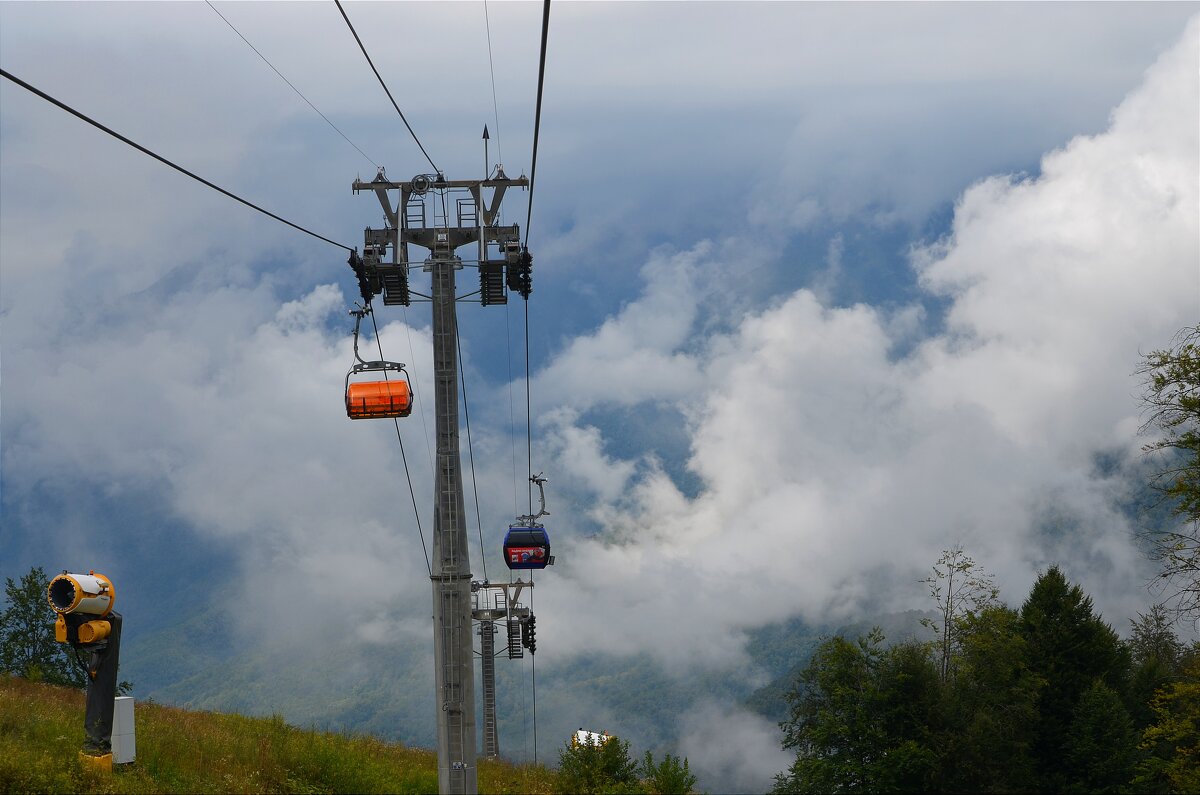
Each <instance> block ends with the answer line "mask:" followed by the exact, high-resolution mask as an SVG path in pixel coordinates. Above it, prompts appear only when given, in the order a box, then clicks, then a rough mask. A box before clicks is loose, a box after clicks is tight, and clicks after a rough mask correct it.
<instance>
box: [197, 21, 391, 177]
mask: <svg viewBox="0 0 1200 795" xmlns="http://www.w3.org/2000/svg"><path fill="white" fill-rule="evenodd" d="M204 2H205V3H207V4H208V7H209V8H211V9H212V10H213V13H215V14H216V15H217V16H219V17H220V18H221V19H222V20H224V22H225V24H226V25H228V26H229V28H230V30H232V31H233V32H234V33H236V34H237V35H238V37H239V38H240V39H241V40H242V41H244V42H246V46H247V47H249V48H250V49H252V50H254V54H255V55H257V56H258V57H259V58H262V60H263V63H265V64H266V65H267V66H269V67H271V70H272V71H273V72H275V74H277V75H279V79H280V80H282V81H283V82H285V83H287V84H288V87H289V88H291V89H292V91H295V92H296V95H297V96H298V97H300V99H302V100H304V101H305V102H307V103H308V106H309V107H310V108H312V109H313V110H315V111H316V112H317V115H318V116H320V117H321V118H322V119H324V120H325V123H326V124H328V125H329V126H330V127H332V128H333V129H334V131H335V132H337V134H338V135H340V136H342V137H343V138H345V139H346V143H348V144H350V145H351V146H353V147H354V148H355V149H358V153H359V154H360V155H362V156H363V157H365V158H366V159H367V160H368V161H369V162H370V163H371V165H373V166H375V168H379V164H378V163H376V162H375V159H374V158H372V157H371V156H370V155H368V154H367V153H366V152H364V151H363V150H362V149H360V148H359V146H358V144H356V143H354V141H351V140H350V138H349V137H347V136H346V133H344V132H342V131H341V130H340V129H339V128H338V126H337V125H336V124H334V123H333V122H331V121H330V120H329V117H328V116H326V115H325V114H324V113H322V112H321V111H320V110H319V109H318V108H317V106H316V105H314V104H312V102H310V101H309V99H308V97H306V96H304V94H302V93H300V89H298V88H296V87H295V86H294V85H292V81H291V80H288V79H287V78H286V77H284V76H283V72H280V71H279V70H278V69H276V68H275V64H273V63H271V62H270V61H269V60H267V56H265V55H263V54H262V53H261V52H260V51H259V49H258V48H257V47H255V46H254V45H253V44H251V43H250V40H249V39H247V38H246V37H245V36H243V35H242V32H241V31H240V30H238V29H237V28H236V27H235V26H234V24H233V23H232V22H230V21H229V19H228V17H226V16H225V15H224V14H222V13H221V12H220V11H218V10H217V7H216V6H214V5H213V4H212V2H211V0H204Z"/></svg>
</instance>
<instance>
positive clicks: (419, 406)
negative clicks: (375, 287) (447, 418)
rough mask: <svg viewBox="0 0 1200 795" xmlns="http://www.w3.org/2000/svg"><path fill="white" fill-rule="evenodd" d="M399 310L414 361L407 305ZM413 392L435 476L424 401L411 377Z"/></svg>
mask: <svg viewBox="0 0 1200 795" xmlns="http://www.w3.org/2000/svg"><path fill="white" fill-rule="evenodd" d="M400 310H401V311H402V312H403V315H404V333H405V335H406V336H407V337H408V358H409V361H412V362H416V360H417V354H416V352H415V351H414V349H413V343H412V326H411V325H409V322H408V307H405V306H401V307H400ZM413 393H414V394H415V395H416V396H417V413H418V414H420V415H421V429H422V430H423V431H424V433H425V459H426V460H427V461H428V462H429V472H430V475H431V476H436V473H437V469H436V468H435V467H434V465H433V445H432V444H430V442H429V423H428V422H426V420H425V402H424V401H423V400H421V386H420V381H418V380H417V379H416V377H414V378H413Z"/></svg>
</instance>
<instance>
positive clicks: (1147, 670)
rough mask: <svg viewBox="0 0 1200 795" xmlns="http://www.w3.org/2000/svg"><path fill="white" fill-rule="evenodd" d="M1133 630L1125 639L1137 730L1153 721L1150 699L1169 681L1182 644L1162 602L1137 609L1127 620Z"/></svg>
mask: <svg viewBox="0 0 1200 795" xmlns="http://www.w3.org/2000/svg"><path fill="white" fill-rule="evenodd" d="M1130 623H1131V624H1132V629H1133V634H1132V636H1131V637H1130V639H1129V640H1128V641H1127V643H1126V645H1127V647H1128V648H1129V653H1130V658H1131V660H1132V663H1133V671H1132V673H1131V675H1130V679H1129V698H1128V701H1127V704H1128V709H1129V712H1130V715H1131V716H1132V717H1133V720H1134V724H1135V726H1136V727H1137V728H1138V730H1139V731H1140V730H1141V729H1144V728H1146V727H1147V726H1149V725H1150V724H1151V723H1153V722H1154V713H1153V710H1152V709H1151V708H1150V702H1151V700H1152V699H1153V698H1154V694H1155V693H1156V692H1157V691H1158V690H1159V689H1161V688H1162V687H1165V686H1166V685H1167V684H1168V683H1169V682H1171V681H1172V680H1173V679H1174V678H1175V677H1176V676H1177V674H1178V673H1179V667H1180V665H1181V664H1182V662H1183V656H1184V650H1183V644H1182V643H1180V642H1179V639H1178V638H1177V637H1175V632H1174V631H1173V630H1172V629H1171V622H1170V618H1169V616H1168V614H1167V611H1166V609H1165V608H1164V607H1163V606H1162V605H1154V606H1153V607H1151V608H1150V612H1149V613H1148V614H1143V613H1139V614H1138V617H1137V619H1135V620H1134V621H1131V622H1130Z"/></svg>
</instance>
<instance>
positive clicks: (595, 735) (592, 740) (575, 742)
mask: <svg viewBox="0 0 1200 795" xmlns="http://www.w3.org/2000/svg"><path fill="white" fill-rule="evenodd" d="M611 739H612V735H611V734H609V733H608V732H590V731H587V730H586V729H584V728H582V727H581V728H580V729H579V731H577V732H575V736H574V737H572V738H571V747H572V748H578V747H579V746H581V745H604V744H605V743H606V742H608V741H609V740H611Z"/></svg>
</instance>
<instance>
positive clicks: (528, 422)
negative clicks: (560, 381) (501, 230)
mask: <svg viewBox="0 0 1200 795" xmlns="http://www.w3.org/2000/svg"><path fill="white" fill-rule="evenodd" d="M549 32H550V0H544V2H543V4H542V44H541V52H540V54H539V55H538V84H537V104H536V106H535V109H534V116H533V155H532V157H531V159H530V166H529V207H528V210H527V212H526V214H525V245H524V249H525V251H526V252H528V250H529V228H530V225H531V224H532V221H533V191H534V187H535V186H536V184H537V153H538V136H539V133H540V132H541V128H542V92H543V87H544V86H545V83H546V42H547V40H548V36H549ZM525 453H526V458H527V459H528V463H529V474H530V475H531V476H532V475H533V418H532V414H531V412H530V395H529V300H528V299H526V301H525ZM528 491H529V513H530V515H533V481H532V480H531V481H530V482H529V487H528ZM536 753H537V746H536V744H535V746H534V754H536Z"/></svg>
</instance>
